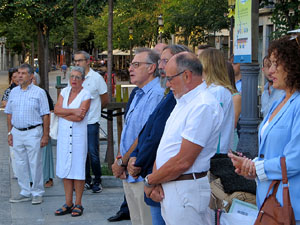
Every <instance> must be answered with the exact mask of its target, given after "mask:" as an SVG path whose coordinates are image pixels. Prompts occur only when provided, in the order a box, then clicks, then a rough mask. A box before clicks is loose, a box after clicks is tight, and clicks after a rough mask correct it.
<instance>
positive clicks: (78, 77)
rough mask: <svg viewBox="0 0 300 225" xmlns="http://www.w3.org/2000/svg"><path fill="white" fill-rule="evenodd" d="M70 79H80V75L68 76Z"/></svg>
mask: <svg viewBox="0 0 300 225" xmlns="http://www.w3.org/2000/svg"><path fill="white" fill-rule="evenodd" d="M70 78H71V79H75V80H81V79H82V78H81V76H75V75H71V76H70Z"/></svg>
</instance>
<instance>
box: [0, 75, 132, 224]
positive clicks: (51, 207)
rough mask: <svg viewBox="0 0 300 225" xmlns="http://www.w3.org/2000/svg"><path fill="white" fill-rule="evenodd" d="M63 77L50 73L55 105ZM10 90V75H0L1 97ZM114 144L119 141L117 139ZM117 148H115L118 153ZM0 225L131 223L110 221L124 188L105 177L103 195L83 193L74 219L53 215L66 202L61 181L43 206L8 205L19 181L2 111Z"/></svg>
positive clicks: (103, 147) (103, 149)
mask: <svg viewBox="0 0 300 225" xmlns="http://www.w3.org/2000/svg"><path fill="white" fill-rule="evenodd" d="M57 75H61V72H60V71H59V70H57V71H54V72H50V74H49V83H50V85H49V87H50V90H49V92H50V95H51V96H52V98H53V100H54V101H55V100H56V98H57V96H56V89H55V80H56V76H57ZM62 82H66V80H62ZM6 87H8V84H7V72H3V71H0V95H1V97H2V94H3V92H4V89H5V88H6ZM100 123H101V124H104V126H103V130H104V132H106V121H105V120H104V119H102V120H101V122H100ZM114 130H115V132H114V134H116V133H117V132H116V121H114ZM114 140H117V139H116V138H114ZM106 148H107V146H106V141H101V142H100V160H101V163H103V162H104V158H105V152H106ZM116 151H117V146H116V144H115V152H116ZM53 157H54V162H55V161H56V146H53ZM0 180H1V182H0V202H1V203H0V205H1V207H0V225H10V224H11V225H23V224H24V225H25V224H26V225H27V224H30V225H40V224H55V225H60V224H62V225H65V224H75V225H77V224H78V225H81V224H82V225H96V224H99V225H108V224H110V225H112V224H116V225H129V224H131V222H130V221H129V220H125V221H121V222H114V223H110V222H108V221H107V218H108V217H110V216H112V215H114V214H115V213H116V212H117V211H118V210H119V207H120V205H121V203H122V201H123V195H124V192H123V188H122V183H121V182H120V180H118V179H116V178H114V177H111V176H103V181H102V185H103V191H102V192H101V193H96V194H94V193H92V192H91V191H90V190H86V191H84V194H83V198H82V204H83V207H84V213H83V215H82V216H80V217H75V218H73V217H71V215H70V214H67V215H64V216H55V215H54V211H55V210H56V209H58V208H59V207H61V206H62V205H63V204H64V202H65V198H64V188H63V183H62V180H61V179H59V178H54V185H53V187H51V188H46V189H45V194H44V198H43V200H44V202H43V203H42V204H40V205H32V204H31V202H22V203H9V198H10V197H12V196H17V195H18V193H19V191H20V189H19V186H18V183H17V180H16V179H14V178H12V169H11V165H10V160H9V148H8V144H7V127H6V115H5V113H4V112H3V109H0Z"/></svg>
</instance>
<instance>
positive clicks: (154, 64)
mask: <svg viewBox="0 0 300 225" xmlns="http://www.w3.org/2000/svg"><path fill="white" fill-rule="evenodd" d="M156 67H157V65H156V63H153V64H151V65H150V66H148V71H149V73H151V74H154V73H155V70H156Z"/></svg>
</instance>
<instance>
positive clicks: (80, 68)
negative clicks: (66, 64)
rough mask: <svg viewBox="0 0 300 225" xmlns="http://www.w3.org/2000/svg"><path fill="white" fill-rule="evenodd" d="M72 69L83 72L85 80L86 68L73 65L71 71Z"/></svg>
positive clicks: (82, 76) (82, 75) (82, 77)
mask: <svg viewBox="0 0 300 225" xmlns="http://www.w3.org/2000/svg"><path fill="white" fill-rule="evenodd" d="M72 71H77V72H79V73H81V79H82V80H84V78H85V73H84V68H83V67H81V66H72V68H71V72H72Z"/></svg>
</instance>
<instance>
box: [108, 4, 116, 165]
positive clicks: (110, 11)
mask: <svg viewBox="0 0 300 225" xmlns="http://www.w3.org/2000/svg"><path fill="white" fill-rule="evenodd" d="M112 38H113V0H109V1H108V35H107V47H108V49H107V75H108V78H107V79H108V96H109V102H111V100H112V87H111V85H112V84H111V73H112V63H113V61H112V60H113V54H112V53H113V45H112ZM107 136H108V137H107V138H108V140H107V141H108V145H107V151H106V159H107V163H108V168H109V169H110V170H111V166H112V164H113V163H114V140H113V121H112V120H107Z"/></svg>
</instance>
